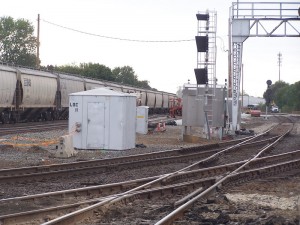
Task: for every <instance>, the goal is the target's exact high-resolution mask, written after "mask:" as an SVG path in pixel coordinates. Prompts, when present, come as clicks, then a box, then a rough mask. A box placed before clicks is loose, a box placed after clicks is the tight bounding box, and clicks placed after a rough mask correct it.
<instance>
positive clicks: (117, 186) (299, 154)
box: [0, 150, 300, 204]
mask: <svg viewBox="0 0 300 225" xmlns="http://www.w3.org/2000/svg"><path fill="white" fill-rule="evenodd" d="M293 158H300V150H296V151H292V152H287V153H282V154H277V155H272V156H265V157H262V158H257V159H255V160H254V161H252V162H251V166H257V167H258V166H260V165H264V164H267V163H272V162H274V161H276V162H279V161H287V160H291V159H293ZM245 162H247V160H243V161H240V162H235V163H229V164H225V165H219V166H212V167H208V168H202V169H197V170H192V171H185V172H181V173H179V174H178V175H177V176H175V177H173V179H169V180H168V182H173V181H174V180H179V179H186V178H189V177H193V178H194V177H197V176H200V177H202V178H203V177H206V176H217V175H219V174H220V173H226V172H228V171H229V170H230V169H233V168H238V167H239V166H240V165H242V164H243V163H245ZM165 175H168V174H164V175H159V176H154V177H145V178H141V179H135V180H130V181H124V182H119V183H111V184H104V185H96V186H90V187H84V188H76V189H69V190H62V191H55V192H47V193H42V194H35V195H26V196H21V197H14V198H6V199H0V204H1V203H2V204H4V203H6V202H10V203H11V202H15V201H26V202H30V201H38V200H39V199H41V198H50V197H63V198H68V197H74V196H76V197H78V196H83V195H92V194H94V193H95V194H97V193H101V194H105V193H111V192H112V190H114V191H118V190H119V191H123V190H124V189H126V188H130V187H131V186H136V185H140V184H144V183H146V182H149V181H152V180H154V179H157V178H159V177H161V176H165Z"/></svg>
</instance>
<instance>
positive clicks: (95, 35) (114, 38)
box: [41, 19, 195, 43]
mask: <svg viewBox="0 0 300 225" xmlns="http://www.w3.org/2000/svg"><path fill="white" fill-rule="evenodd" d="M41 20H42V21H43V22H45V23H48V24H51V25H54V26H57V27H60V28H63V29H66V30H71V31H74V32H77V33H81V34H86V35H90V36H94V37H100V38H107V39H113V40H118V41H131V42H153V43H154V42H156V43H157V42H164V43H168V42H188V41H195V39H186V40H167V41H163V40H156V41H155V40H154V41H151V40H136V39H128V38H118V37H111V36H105V35H100V34H94V33H89V32H85V31H81V30H77V29H73V28H70V27H65V26H62V25H59V24H56V23H52V22H50V21H47V20H44V19H41Z"/></svg>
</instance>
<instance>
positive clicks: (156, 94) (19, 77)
mask: <svg viewBox="0 0 300 225" xmlns="http://www.w3.org/2000/svg"><path fill="white" fill-rule="evenodd" d="M98 87H107V88H109V89H112V90H116V91H122V92H126V93H135V95H136V96H137V104H138V105H142V106H149V113H168V112H169V109H170V107H171V105H170V101H169V100H170V99H173V98H176V95H175V94H172V93H167V92H161V91H152V90H147V89H141V88H137V87H132V86H129V85H122V84H119V83H113V82H108V81H103V80H94V79H90V78H86V77H82V76H76V75H71V74H64V73H61V72H49V71H41V70H34V69H28V68H22V67H16V66H10V65H0V121H1V122H2V123H15V122H23V121H24V122H25V121H39V120H59V119H67V118H68V109H69V94H71V93H74V92H80V91H85V90H91V89H93V88H98Z"/></svg>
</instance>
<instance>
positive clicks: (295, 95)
mask: <svg viewBox="0 0 300 225" xmlns="http://www.w3.org/2000/svg"><path fill="white" fill-rule="evenodd" d="M263 97H264V99H265V100H266V102H267V103H268V102H269V103H270V105H271V104H276V105H277V106H278V107H279V108H280V109H281V112H286V113H291V112H294V111H300V81H298V82H296V83H294V84H288V83H286V82H284V81H277V82H275V83H274V84H272V85H270V86H269V88H268V89H267V90H266V91H265V92H264V95H263Z"/></svg>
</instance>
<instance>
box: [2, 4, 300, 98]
mask: <svg viewBox="0 0 300 225" xmlns="http://www.w3.org/2000/svg"><path fill="white" fill-rule="evenodd" d="M274 1H275V0H274ZM274 1H273V2H274ZM284 2H286V1H284ZM288 2H299V1H295V0H291V1H288ZM231 5H232V1H229V0H209V1H208V0H207V1H204V0H60V1H58V0H51V1H50V0H43V1H41V0H26V1H24V0H9V1H3V2H2V3H1V14H0V15H1V17H2V16H11V17H13V18H14V19H19V18H25V19H28V20H29V21H30V22H32V24H33V25H34V26H35V27H37V15H38V14H40V17H41V23H40V43H41V45H40V58H41V64H42V65H50V64H52V65H66V64H73V63H75V64H77V65H78V64H79V63H88V62H92V63H100V64H103V65H105V66H108V67H110V68H111V69H113V68H114V67H122V66H127V65H128V66H131V67H132V68H133V69H134V70H135V72H136V74H137V75H138V78H139V79H140V80H148V81H149V82H150V85H151V87H154V88H157V89H158V90H161V91H167V92H172V93H175V92H176V90H177V88H178V86H181V85H183V84H184V83H187V81H188V79H190V80H191V83H195V82H196V80H195V75H194V68H196V62H197V52H196V44H195V41H182V42H164V43H157V42H148V43H147V42H134V41H131V42H129V41H121V40H114V39H107V38H101V37H99V36H92V35H87V34H83V33H78V32H74V31H71V30H68V29H65V28H61V27H58V26H55V25H53V24H50V23H48V22H51V23H54V24H58V25H61V26H64V27H68V28H72V29H76V30H79V31H83V32H87V33H91V34H96V35H100V36H110V37H115V38H121V39H134V40H148V41H156V40H159V41H173V40H191V39H194V38H195V35H196V34H197V19H196V13H197V12H198V11H202V12H203V11H205V10H207V9H209V10H215V11H217V20H218V26H217V36H218V37H220V38H218V39H217V46H218V48H217V52H218V54H217V70H216V71H217V79H218V83H219V84H224V80H225V78H227V75H228V69H227V68H228V67H227V65H228V62H227V59H228V56H227V52H225V51H223V46H222V45H223V43H222V41H221V39H223V41H224V45H225V49H228V39H227V37H228V18H229V7H230V6H231ZM299 6H300V3H299ZM46 21H48V22H46ZM297 28H298V29H300V27H297ZM279 52H281V53H282V67H281V80H283V81H285V82H287V83H290V84H292V83H295V82H297V81H299V80H300V79H299V75H300V74H299V65H300V38H249V39H248V40H246V41H245V43H244V51H243V64H244V74H245V78H244V89H245V92H246V93H248V94H250V95H252V96H257V97H261V96H262V95H263V92H264V91H265V89H266V87H267V85H266V81H267V80H268V79H270V80H272V81H273V83H274V82H275V81H278V79H279V75H278V74H279V69H278V65H277V61H278V56H277V54H278V53H279Z"/></svg>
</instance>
